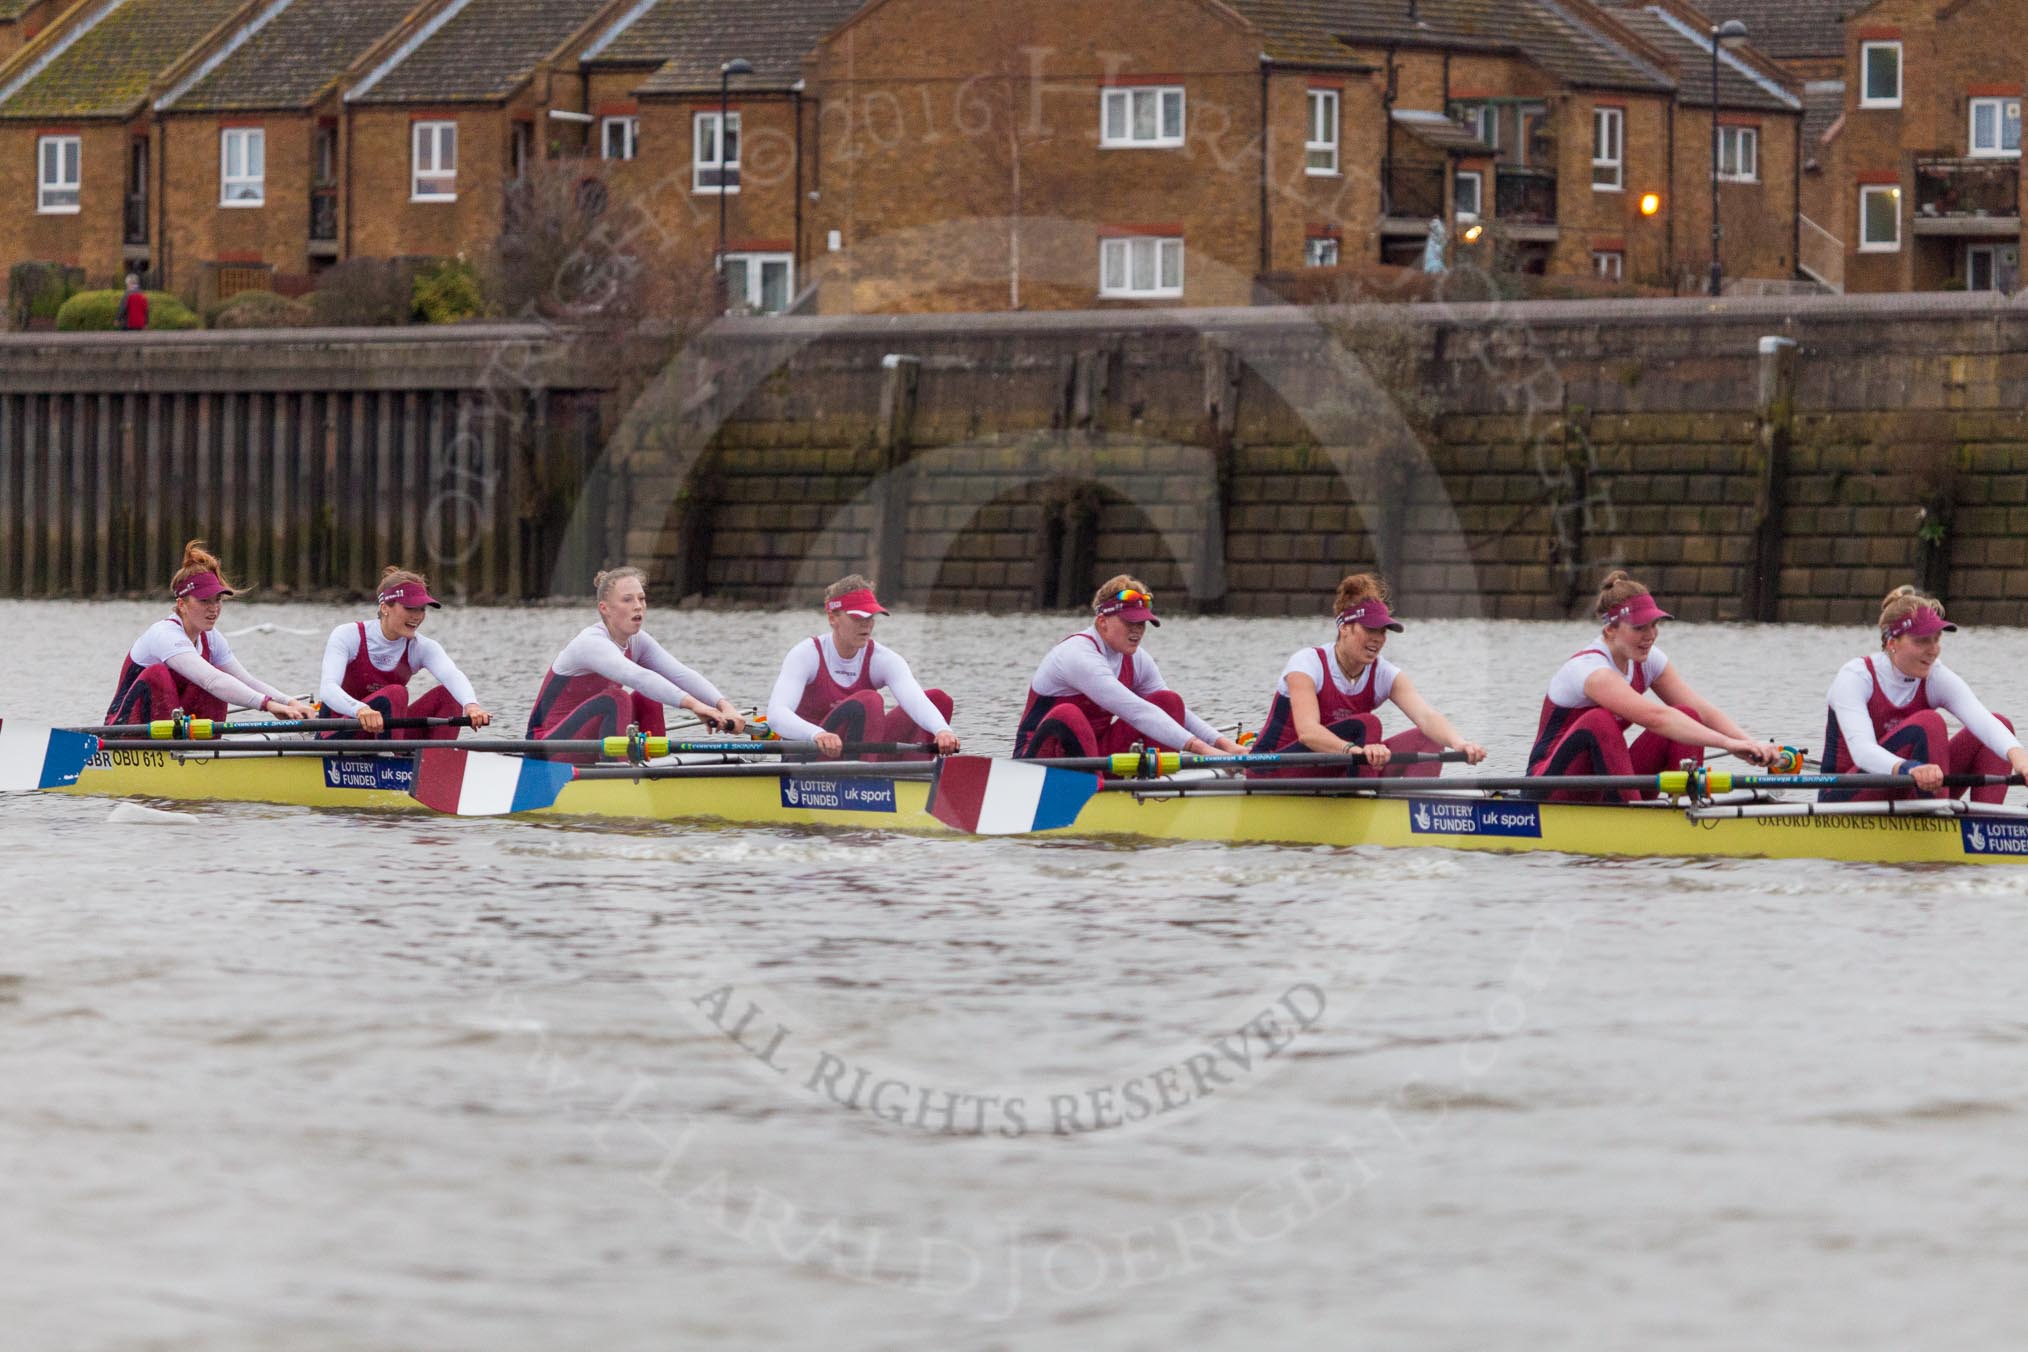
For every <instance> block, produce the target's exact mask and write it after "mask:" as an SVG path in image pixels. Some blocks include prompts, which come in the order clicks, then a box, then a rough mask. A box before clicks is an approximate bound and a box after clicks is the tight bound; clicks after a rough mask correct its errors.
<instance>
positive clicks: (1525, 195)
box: [1493, 167, 1556, 225]
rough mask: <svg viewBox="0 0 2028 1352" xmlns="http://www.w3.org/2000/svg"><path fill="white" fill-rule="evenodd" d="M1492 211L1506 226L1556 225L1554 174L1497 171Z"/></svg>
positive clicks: (1513, 170) (1512, 170)
mask: <svg viewBox="0 0 2028 1352" xmlns="http://www.w3.org/2000/svg"><path fill="white" fill-rule="evenodd" d="M1493 214H1494V215H1495V216H1496V217H1498V218H1499V219H1500V220H1502V221H1505V222H1506V223H1507V224H1509V225H1554V224H1556V175H1554V174H1550V173H1545V172H1543V171H1542V170H1540V169H1508V168H1504V167H1503V168H1501V169H1500V170H1499V171H1498V181H1497V183H1496V184H1495V186H1494V191H1493Z"/></svg>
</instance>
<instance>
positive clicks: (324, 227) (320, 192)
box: [310, 188, 338, 244]
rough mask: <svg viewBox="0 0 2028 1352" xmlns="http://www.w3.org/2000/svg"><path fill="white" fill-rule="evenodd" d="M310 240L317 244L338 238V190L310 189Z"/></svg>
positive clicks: (330, 241)
mask: <svg viewBox="0 0 2028 1352" xmlns="http://www.w3.org/2000/svg"><path fill="white" fill-rule="evenodd" d="M310 238H311V239H313V240H315V241H316V242H317V243H319V244H328V243H332V242H334V241H335V240H337V238H338V190H337V189H336V188H312V189H310Z"/></svg>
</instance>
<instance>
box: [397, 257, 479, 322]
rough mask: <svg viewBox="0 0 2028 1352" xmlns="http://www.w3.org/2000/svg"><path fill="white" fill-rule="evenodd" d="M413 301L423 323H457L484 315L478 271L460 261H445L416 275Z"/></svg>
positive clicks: (450, 259) (456, 259)
mask: <svg viewBox="0 0 2028 1352" xmlns="http://www.w3.org/2000/svg"><path fill="white" fill-rule="evenodd" d="M411 294H412V301H413V304H414V306H415V314H416V318H418V319H420V320H422V321H423V322H424V323H425V324H456V323H458V322H460V321H462V320H466V319H477V318H479V317H480V316H481V315H483V314H485V313H486V292H485V288H484V287H483V286H481V285H480V282H479V271H478V269H477V268H475V267H473V266H472V265H471V264H470V263H468V262H466V261H465V260H464V259H462V258H446V259H443V260H441V261H439V262H437V263H434V264H432V265H430V266H429V267H426V268H424V269H423V270H422V271H420V272H418V273H417V274H416V275H415V285H414V289H413V292H412V293H411Z"/></svg>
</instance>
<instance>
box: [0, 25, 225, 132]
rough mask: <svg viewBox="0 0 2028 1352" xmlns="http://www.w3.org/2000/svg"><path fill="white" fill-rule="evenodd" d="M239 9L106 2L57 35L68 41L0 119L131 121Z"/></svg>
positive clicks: (1, 108) (1, 110)
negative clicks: (158, 84)
mask: <svg viewBox="0 0 2028 1352" xmlns="http://www.w3.org/2000/svg"><path fill="white" fill-rule="evenodd" d="M88 2H89V0H87V3H88ZM244 3H245V0H112V3H111V4H109V5H107V6H105V7H104V8H102V9H101V10H99V11H98V12H97V13H96V14H91V15H86V16H84V17H83V18H82V19H80V20H78V21H77V22H78V24H79V27H78V28H77V29H66V30H65V31H64V32H63V33H61V34H59V35H58V37H57V40H58V41H63V40H64V39H66V38H69V37H70V36H71V35H72V34H75V40H74V41H70V42H69V45H68V46H65V47H64V48H63V49H62V50H61V52H59V53H58V54H57V55H56V57H55V59H53V60H51V61H50V62H49V64H48V65H46V66H44V67H43V68H42V69H41V70H39V71H36V72H35V74H34V75H33V76H32V77H30V78H29V79H27V80H26V81H25V82H23V84H22V85H21V86H20V88H18V89H17V90H15V91H14V93H13V94H12V96H11V97H9V98H8V99H7V101H6V102H5V103H0V118H51V117H128V116H131V115H132V114H133V113H134V112H135V111H137V109H138V108H139V106H140V105H141V103H142V101H143V100H144V99H146V98H147V96H148V91H149V87H150V86H151V85H152V84H153V83H154V82H155V80H156V79H157V78H159V77H160V76H161V75H162V74H164V73H165V72H166V71H168V70H169V68H170V67H172V66H174V65H175V64H176V63H177V62H178V61H181V60H182V59H183V58H184V57H185V56H187V55H189V53H190V50H191V48H193V47H195V46H196V45H197V44H198V43H199V42H201V41H202V40H203V39H204V38H205V37H206V36H207V35H208V34H210V33H211V31H212V30H213V29H215V28H217V27H218V26H219V25H220V24H222V23H224V22H225V21H226V20H227V19H229V18H231V17H232V16H233V15H234V14H236V13H237V12H238V11H239V10H240V9H241V7H242V6H243V5H244ZM30 59H31V60H33V58H32V56H31V58H30ZM30 68H31V67H24V68H23V69H24V71H25V70H27V69H30Z"/></svg>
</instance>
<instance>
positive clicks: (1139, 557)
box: [616, 296, 2028, 623]
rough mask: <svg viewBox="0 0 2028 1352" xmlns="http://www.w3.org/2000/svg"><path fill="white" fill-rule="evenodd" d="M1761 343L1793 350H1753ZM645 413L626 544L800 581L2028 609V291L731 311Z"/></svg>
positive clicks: (1245, 601)
mask: <svg viewBox="0 0 2028 1352" xmlns="http://www.w3.org/2000/svg"><path fill="white" fill-rule="evenodd" d="M1768 338H1776V339H1785V340H1787V341H1786V342H1775V343H1765V342H1764V341H1763V340H1764V339H1768ZM677 369H679V370H680V374H678V375H674V376H673V377H672V379H671V380H670V381H669V383H668V388H666V389H664V390H663V391H662V392H660V393H659V394H657V393H654V392H651V395H650V397H649V398H648V399H646V400H644V401H643V402H642V403H641V404H640V405H638V406H637V408H636V410H635V411H636V414H637V415H638V416H636V417H635V418H633V419H630V423H629V426H627V427H626V428H623V429H622V435H621V437H620V445H619V447H618V457H617V460H616V463H618V464H620V465H623V466H625V470H624V472H625V473H626V474H627V475H628V485H629V487H628V491H627V493H626V494H625V495H624V496H625V497H626V498H627V500H628V501H629V502H630V503H631V510H632V514H631V517H630V519H629V521H630V527H631V529H630V534H629V537H628V552H629V553H630V554H631V555H632V556H633V557H635V558H636V559H644V558H652V560H653V561H654V568H655V574H656V577H657V579H658V581H659V582H660V583H661V584H662V585H663V586H664V587H665V589H666V588H668V587H674V588H675V589H677V590H678V591H681V592H703V593H705V594H707V595H709V596H711V597H713V598H716V599H723V600H739V601H749V602H776V601H783V600H791V601H794V602H796V603H798V604H801V603H806V602H807V601H808V600H809V598H810V596H811V595H812V594H813V589H814V588H815V587H818V586H821V585H822V584H823V583H824V582H826V581H828V580H829V579H830V578H831V577H832V576H835V575H836V574H838V573H840V572H843V571H845V570H847V569H849V568H870V569H871V570H873V571H874V572H875V573H876V575H877V576H878V577H879V578H880V579H881V581H882V583H883V585H884V588H885V590H887V591H888V592H890V593H893V594H896V595H898V596H899V597H901V598H902V599H904V600H906V601H910V602H913V603H917V604H923V605H931V606H944V607H954V606H966V607H969V606H980V607H988V608H1002V607H1040V606H1054V605H1064V606H1067V605H1073V604H1076V603H1077V602H1079V601H1080V600H1083V599H1085V598H1087V597H1088V596H1089V593H1090V590H1091V588H1092V586H1093V585H1094V584H1095V582H1096V581H1098V580H1102V579H1103V578H1104V577H1105V576H1107V575H1109V574H1110V573H1112V572H1114V571H1119V570H1134V571H1137V572H1139V574H1140V575H1141V576H1142V577H1143V579H1144V580H1146V581H1147V582H1148V583H1149V584H1150V585H1151V586H1152V587H1153V588H1155V589H1156V591H1157V592H1158V593H1162V594H1164V595H1165V601H1166V603H1167V604H1171V605H1177V604H1194V605H1196V606H1200V607H1203V608H1207V609H1222V610H1225V611H1228V612H1231V613H1248V614H1279V613H1312V612H1316V611H1318V610H1320V609H1322V608H1324V607H1326V606H1327V605H1328V603H1329V591H1330V588H1331V586H1332V584H1334V583H1335V582H1336V580H1337V579H1338V577H1339V576H1340V575H1342V574H1343V573H1344V572H1345V571H1347V570H1349V569H1352V568H1355V567H1364V566H1372V565H1378V566H1380V567H1382V568H1383V569H1385V570H1386V572H1387V573H1388V574H1389V576H1390V577H1391V578H1392V579H1393V581H1394V583H1395V584H1396V586H1397V588H1398V590H1399V591H1400V593H1401V596H1402V599H1403V601H1404V603H1405V604H1407V605H1408V606H1410V607H1411V608H1412V609H1413V611H1414V612H1415V613H1418V614H1426V615H1475V614H1476V615H1488V616H1500V617H1544V618H1547V617H1558V616H1563V615H1567V614H1570V613H1573V611H1574V609H1575V608H1578V607H1581V606H1583V605H1585V604H1586V603H1587V601H1588V598H1589V596H1590V594H1591V591H1592V589H1593V587H1594V586H1595V584H1596V582H1597V580H1598V578H1599V577H1600V576H1601V575H1602V574H1603V573H1604V572H1605V571H1606V570H1607V569H1608V568H1610V567H1615V566H1625V567H1628V568H1631V569H1633V570H1634V571H1635V572H1636V573H1637V574H1638V575H1640V576H1643V577H1645V578H1646V579H1648V580H1649V581H1650V582H1651V583H1652V584H1653V585H1654V586H1655V588H1656V589H1657V590H1658V591H1661V592H1663V593H1665V594H1666V595H1667V596H1668V598H1669V604H1670V605H1671V607H1672V609H1674V610H1675V611H1676V613H1678V614H1680V615H1683V616H1686V617H1694V618H1700V619H1753V618H1763V619H1781V620H1799V621H1819V622H1839V623H1844V622H1852V621H1855V620H1860V619H1863V618H1865V617H1867V616H1870V614H1871V613H1873V609H1874V607H1875V606H1876V604H1877V602H1878V599H1879V597H1880V596H1881V595H1882V593H1884V592H1885V591H1886V590H1887V589H1888V588H1889V587H1890V586H1892V585H1897V584H1899V583H1901V582H1903V581H1917V582H1921V581H1927V582H1928V583H1929V584H1930V585H1932V586H1934V587H1936V588H1937V589H1939V590H1940V591H1941V592H1942V593H1943V594H1944V595H1946V597H1947V598H1948V599H1950V600H1951V601H1952V602H1953V604H1954V607H1955V608H1954V612H1953V613H1955V614H1960V615H1962V616H1964V618H1966V619H1968V620H1971V621H1973V622H1992V623H2019V622H2021V621H2022V619H2023V618H2024V612H2023V610H2022V607H2021V605H2020V604H2019V602H2018V601H2017V599H2016V598H2018V597H2021V596H2023V595H2028V541H2024V532H2028V416H2024V412H2023V409H2024V400H2028V308H2019V309H2017V308H2016V307H2013V306H2011V305H2009V304H2007V303H2006V302H2004V301H2002V300H1998V299H1996V298H1990V297H1976V296H1972V297H1967V296H1925V297H1907V296H1899V297H1878V298H1850V299H1847V298H1823V299H1801V300H1793V299H1791V300H1764V301H1726V302H1721V303H1716V304H1708V305H1707V304H1704V303H1698V302H1665V303H1653V302H1635V303H1622V302H1608V303H1541V304H1532V305H1527V306H1507V307H1477V306H1472V307H1463V306H1461V307H1448V308H1446V307H1415V308H1413V309H1404V308H1396V309H1373V310H1349V311H1339V312H1329V311H1316V310H1307V311H1290V310H1247V311H1219V312H1192V313H1182V314H1165V315H1146V316H1122V315H1118V314H1111V315H1090V316H1080V315H1034V316H1025V315H1017V316H1000V317H992V318H988V319H979V318H977V317H960V316H938V317H924V318H899V319H882V320H878V321H844V322H828V321H821V320H819V321H788V322H782V321H775V322H771V323H765V324H763V323H758V322H753V323H745V324H739V325H729V326H727V327H725V328H723V329H721V330H719V331H718V332H716V333H715V334H714V335H712V336H711V338H710V339H709V340H707V341H706V342H704V343H701V344H698V345H695V346H693V348H692V349H691V350H690V352H689V353H688V354H686V357H685V359H684V360H683V361H680V362H679V363H678V368H677ZM678 390H680V391H683V392H684V394H683V396H682V397H683V399H684V400H686V402H684V403H683V405H682V407H681V408H680V409H679V408H678V407H677V406H676V403H675V400H676V398H677V396H676V394H675V391H678Z"/></svg>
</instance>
